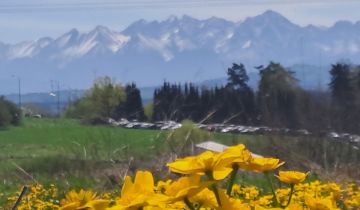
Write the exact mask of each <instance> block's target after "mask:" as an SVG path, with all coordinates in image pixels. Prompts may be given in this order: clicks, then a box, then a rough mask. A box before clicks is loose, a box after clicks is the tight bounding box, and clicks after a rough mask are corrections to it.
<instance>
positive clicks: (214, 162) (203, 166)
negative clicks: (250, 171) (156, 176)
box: [168, 151, 232, 180]
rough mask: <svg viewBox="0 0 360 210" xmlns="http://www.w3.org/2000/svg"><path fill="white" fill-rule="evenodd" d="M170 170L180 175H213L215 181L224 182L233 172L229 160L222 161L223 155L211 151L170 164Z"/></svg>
mask: <svg viewBox="0 0 360 210" xmlns="http://www.w3.org/2000/svg"><path fill="white" fill-rule="evenodd" d="M168 166H169V168H170V170H171V171H172V172H175V173H180V174H197V175H204V174H208V175H211V176H212V178H213V179H214V180H222V179H224V178H225V177H226V176H227V175H229V174H230V173H231V171H232V168H231V166H230V165H229V159H222V158H221V154H218V153H213V152H210V151H206V152H203V153H201V154H199V155H198V156H192V157H186V158H183V159H178V160H176V161H174V162H172V163H169V164H168Z"/></svg>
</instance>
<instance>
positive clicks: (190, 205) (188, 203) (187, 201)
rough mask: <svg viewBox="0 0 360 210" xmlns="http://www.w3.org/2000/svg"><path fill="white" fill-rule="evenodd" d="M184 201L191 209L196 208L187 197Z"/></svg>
mask: <svg viewBox="0 0 360 210" xmlns="http://www.w3.org/2000/svg"><path fill="white" fill-rule="evenodd" d="M184 203H185V204H186V206H187V207H189V209H190V210H195V208H194V206H193V205H192V203H191V202H190V201H189V199H188V198H187V197H185V198H184Z"/></svg>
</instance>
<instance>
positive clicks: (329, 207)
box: [305, 196, 339, 210]
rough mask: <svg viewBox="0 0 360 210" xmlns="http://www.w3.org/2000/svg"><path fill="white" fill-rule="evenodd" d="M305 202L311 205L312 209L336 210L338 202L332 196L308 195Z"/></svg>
mask: <svg viewBox="0 0 360 210" xmlns="http://www.w3.org/2000/svg"><path fill="white" fill-rule="evenodd" d="M305 204H306V205H307V206H308V207H309V209H310V210H335V209H339V208H336V204H334V201H332V200H331V199H330V198H313V197H310V196H308V197H306V198H305Z"/></svg>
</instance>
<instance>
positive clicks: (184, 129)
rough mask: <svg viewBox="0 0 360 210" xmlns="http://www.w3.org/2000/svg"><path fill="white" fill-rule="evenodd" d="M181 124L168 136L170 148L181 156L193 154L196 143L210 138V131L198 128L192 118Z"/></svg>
mask: <svg viewBox="0 0 360 210" xmlns="http://www.w3.org/2000/svg"><path fill="white" fill-rule="evenodd" d="M181 124H182V126H181V128H178V129H175V130H174V131H173V132H170V134H169V136H168V138H167V141H168V144H169V147H170V150H171V151H172V152H173V153H175V154H176V155H180V156H184V155H189V154H193V153H194V147H195V144H197V143H200V142H203V141H206V140H209V138H210V133H209V132H207V131H204V130H201V129H200V128H198V127H197V126H196V125H195V124H194V123H193V122H192V121H191V120H184V121H182V122H181Z"/></svg>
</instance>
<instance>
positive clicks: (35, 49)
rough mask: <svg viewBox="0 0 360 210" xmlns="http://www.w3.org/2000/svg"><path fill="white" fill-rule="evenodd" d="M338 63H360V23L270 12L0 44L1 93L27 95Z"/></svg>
mask: <svg viewBox="0 0 360 210" xmlns="http://www.w3.org/2000/svg"><path fill="white" fill-rule="evenodd" d="M34 30H35V29H34ZM341 59H346V60H349V61H351V62H353V63H360V62H359V61H360V21H359V22H356V23H352V22H349V21H339V22H337V23H335V24H334V25H333V26H331V27H320V26H314V25H308V26H305V27H302V26H299V25H296V24H294V23H292V22H290V21H289V20H288V19H286V18H285V17H283V16H282V15H280V14H278V13H276V12H274V11H267V12H265V13H263V14H261V15H258V16H255V17H249V18H247V19H245V20H243V21H241V22H231V21H228V20H225V19H221V18H216V17H212V18H209V19H205V20H198V19H195V18H192V17H189V16H182V17H175V16H171V17H169V18H168V19H167V20H164V21H146V20H139V21H136V22H134V23H132V24H131V25H129V26H128V27H127V28H126V29H125V30H123V31H118V30H111V29H109V28H107V27H104V26H97V27H96V28H94V29H93V30H92V31H90V32H87V33H81V32H79V31H78V30H76V29H72V30H70V31H69V32H67V33H65V34H64V35H62V36H60V37H58V38H50V37H44V38H40V39H38V40H34V41H25V42H21V43H18V44H13V45H12V44H5V43H1V42H0V81H1V82H0V90H1V91H2V92H4V91H5V92H7V91H10V92H15V91H16V88H15V87H16V85H15V84H14V81H13V79H11V76H12V75H15V76H16V77H20V78H21V80H22V85H23V86H24V87H23V89H24V91H28V92H32V91H46V89H49V88H50V80H57V81H60V83H61V86H63V87H62V88H86V87H89V86H90V84H91V83H92V80H93V79H94V78H95V77H96V76H102V75H109V76H112V77H115V78H116V79H117V81H120V82H130V81H135V82H136V83H137V84H138V85H140V86H150V85H158V84H160V83H161V82H162V81H164V80H167V81H178V82H184V81H194V82H196V81H201V80H208V79H213V78H219V77H224V76H225V69H226V68H227V67H229V66H230V65H231V63H232V62H242V63H245V64H246V65H247V67H248V70H249V71H254V69H253V67H254V66H257V65H261V64H266V63H267V62H269V61H271V60H272V61H277V62H281V63H283V64H284V65H286V66H291V65H295V64H302V63H303V64H304V63H306V64H309V65H314V66H320V65H323V66H328V65H329V64H330V63H333V62H336V61H338V60H341ZM317 74H318V73H317Z"/></svg>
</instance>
